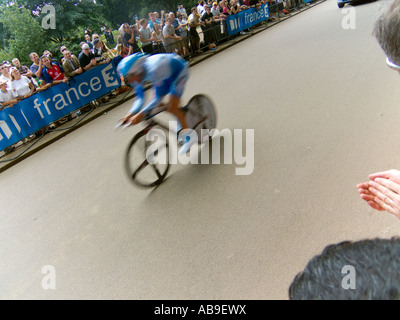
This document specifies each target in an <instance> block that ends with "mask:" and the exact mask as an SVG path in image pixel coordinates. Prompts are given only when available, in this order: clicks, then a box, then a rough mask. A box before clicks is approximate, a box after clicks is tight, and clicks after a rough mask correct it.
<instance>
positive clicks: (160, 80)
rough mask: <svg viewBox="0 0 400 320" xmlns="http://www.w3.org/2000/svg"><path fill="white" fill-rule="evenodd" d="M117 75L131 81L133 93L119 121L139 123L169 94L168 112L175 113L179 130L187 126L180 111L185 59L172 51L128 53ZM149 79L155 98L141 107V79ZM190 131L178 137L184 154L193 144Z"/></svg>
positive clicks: (184, 83)
mask: <svg viewBox="0 0 400 320" xmlns="http://www.w3.org/2000/svg"><path fill="white" fill-rule="evenodd" d="M117 70H118V73H119V75H120V76H121V77H122V78H123V79H124V82H125V84H128V83H131V84H132V86H133V88H134V90H135V94H136V100H135V102H134V103H133V105H132V107H131V109H130V110H129V112H128V114H127V115H126V116H125V117H124V118H122V119H121V124H122V125H125V126H131V125H135V124H138V123H140V122H141V121H142V120H144V118H145V117H146V115H148V114H149V113H151V111H152V109H154V108H156V107H158V106H160V105H161V101H162V99H163V98H164V97H165V96H167V95H169V101H168V103H167V109H166V110H167V111H168V112H170V113H172V114H173V115H175V116H176V118H177V119H178V121H179V122H180V125H181V128H182V129H189V128H188V126H187V123H186V119H185V114H184V112H183V111H182V110H180V104H181V96H182V94H183V91H184V89H185V85H186V82H187V80H188V78H189V70H188V65H187V62H186V61H185V60H184V59H183V58H181V57H180V56H179V55H177V54H175V53H172V54H171V53H160V54H154V55H145V54H143V53H136V54H133V55H130V56H128V57H126V58H124V59H122V61H121V62H120V63H119V64H118V67H117ZM144 81H146V82H149V83H150V84H151V85H152V88H153V89H154V91H155V97H154V99H153V100H151V101H150V103H149V104H148V105H147V106H144V87H143V82H144ZM187 131H189V133H186V134H181V135H180V140H182V141H183V145H182V147H181V148H180V150H179V153H180V154H184V153H186V152H187V151H188V150H189V149H190V147H191V146H192V145H193V143H194V139H193V138H192V137H191V132H193V131H192V130H186V131H185V132H187Z"/></svg>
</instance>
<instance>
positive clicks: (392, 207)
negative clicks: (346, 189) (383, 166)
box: [357, 169, 400, 218]
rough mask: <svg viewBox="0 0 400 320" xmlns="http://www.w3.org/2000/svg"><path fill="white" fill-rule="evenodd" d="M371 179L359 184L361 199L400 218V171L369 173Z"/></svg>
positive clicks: (376, 208)
mask: <svg viewBox="0 0 400 320" xmlns="http://www.w3.org/2000/svg"><path fill="white" fill-rule="evenodd" d="M369 179H370V181H368V182H364V183H360V184H358V185H357V188H358V192H359V193H360V197H361V199H363V200H365V201H366V202H367V203H368V204H369V205H370V206H371V208H373V209H375V210H378V211H387V212H389V213H391V214H393V215H395V216H396V217H398V218H400V171H399V170H395V169H392V170H388V171H383V172H377V173H374V174H371V175H369Z"/></svg>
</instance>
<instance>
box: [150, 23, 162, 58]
mask: <svg viewBox="0 0 400 320" xmlns="http://www.w3.org/2000/svg"><path fill="white" fill-rule="evenodd" d="M153 27H154V31H153V33H152V37H153V53H165V49H164V35H163V33H162V32H161V30H160V26H159V24H157V23H156V24H154V25H153Z"/></svg>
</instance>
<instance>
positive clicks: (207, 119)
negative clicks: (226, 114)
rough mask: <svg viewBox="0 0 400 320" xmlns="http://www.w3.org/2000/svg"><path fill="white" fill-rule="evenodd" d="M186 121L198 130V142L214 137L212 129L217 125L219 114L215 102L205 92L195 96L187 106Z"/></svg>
mask: <svg viewBox="0 0 400 320" xmlns="http://www.w3.org/2000/svg"><path fill="white" fill-rule="evenodd" d="M185 109H186V121H187V122H188V125H189V127H190V128H193V130H195V131H196V133H197V137H198V142H199V143H205V142H207V141H208V140H210V139H211V138H212V132H211V130H212V129H215V127H216V125H217V114H216V111H215V107H214V104H213V102H212V101H211V99H210V98H209V97H207V96H206V95H204V94H197V95H195V96H193V97H192V98H191V99H190V100H189V103H188V104H187V105H186V107H185Z"/></svg>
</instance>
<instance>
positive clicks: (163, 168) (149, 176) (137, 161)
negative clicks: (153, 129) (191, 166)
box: [125, 131, 170, 188]
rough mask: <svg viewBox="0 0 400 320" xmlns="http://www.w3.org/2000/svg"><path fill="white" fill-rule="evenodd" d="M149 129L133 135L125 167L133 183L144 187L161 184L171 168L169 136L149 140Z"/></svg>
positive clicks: (127, 151)
mask: <svg viewBox="0 0 400 320" xmlns="http://www.w3.org/2000/svg"><path fill="white" fill-rule="evenodd" d="M147 133H148V132H147V131H142V132H139V133H138V134H137V135H135V136H134V137H133V139H132V140H131V142H130V143H129V145H128V148H127V150H126V153H125V169H126V172H127V174H128V176H129V177H130V178H131V179H132V181H133V183H134V184H135V185H137V186H139V187H143V188H153V187H156V186H157V185H159V184H160V183H161V182H162V181H163V180H164V179H165V177H166V176H167V174H168V170H169V166H170V164H169V146H168V138H167V136H166V139H165V141H156V142H154V141H148V136H147Z"/></svg>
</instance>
